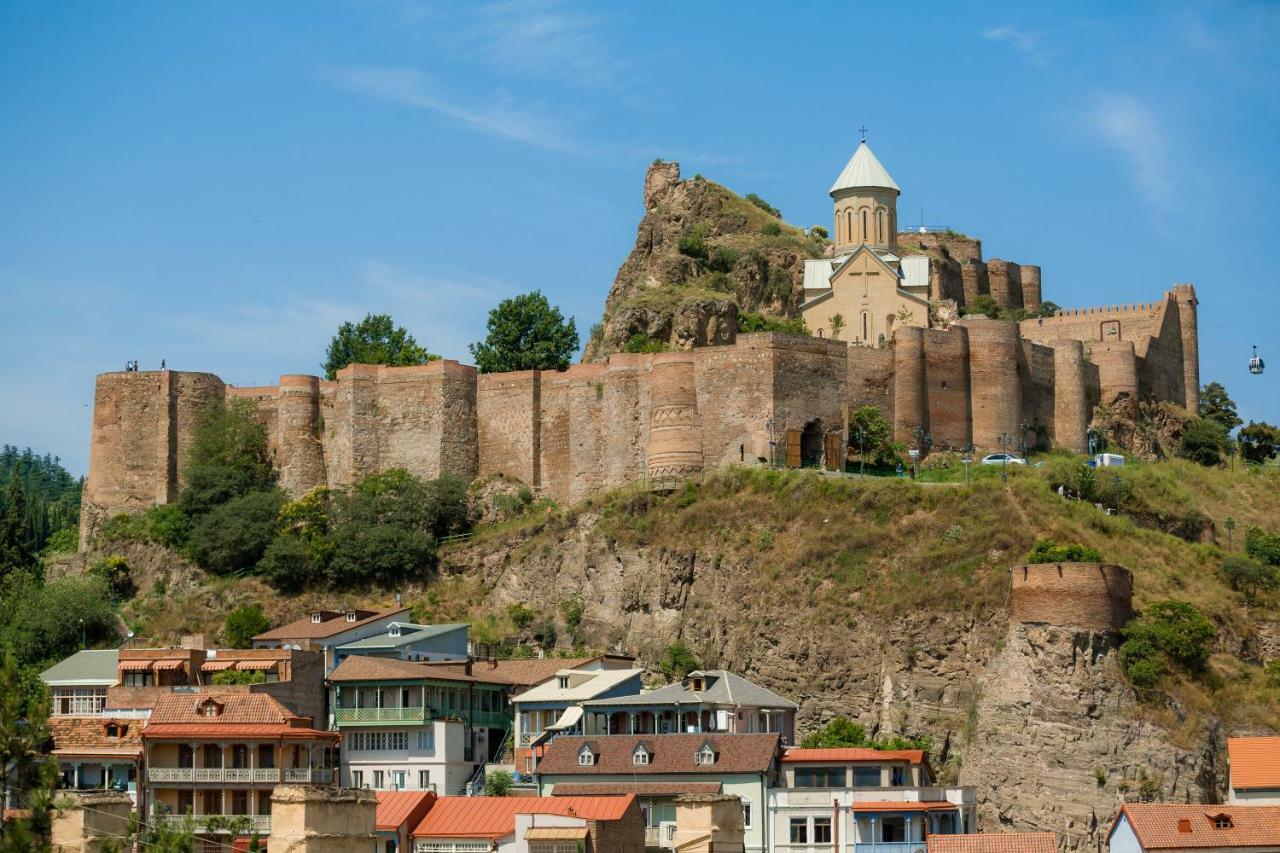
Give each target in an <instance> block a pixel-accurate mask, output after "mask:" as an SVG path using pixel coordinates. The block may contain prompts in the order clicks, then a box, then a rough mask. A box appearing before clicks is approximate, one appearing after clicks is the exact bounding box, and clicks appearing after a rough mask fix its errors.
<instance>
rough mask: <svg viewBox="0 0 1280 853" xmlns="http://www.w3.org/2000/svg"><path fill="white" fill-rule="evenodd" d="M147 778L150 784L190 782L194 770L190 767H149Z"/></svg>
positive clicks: (192, 778)
mask: <svg viewBox="0 0 1280 853" xmlns="http://www.w3.org/2000/svg"><path fill="white" fill-rule="evenodd" d="M147 776H148V777H150V779H151V781H152V782H192V781H194V780H195V770H193V769H192V768H190V767H149V768H147Z"/></svg>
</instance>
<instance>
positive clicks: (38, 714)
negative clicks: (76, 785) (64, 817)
mask: <svg viewBox="0 0 1280 853" xmlns="http://www.w3.org/2000/svg"><path fill="white" fill-rule="evenodd" d="M23 681H24V674H23V672H22V669H21V667H19V665H18V661H17V659H16V658H15V657H14V656H13V655H12V654H7V653H6V654H5V656H4V660H3V663H0V767H3V768H4V772H3V773H0V803H3V804H4V807H5V819H4V822H3V825H0V850H3V851H6V853H7V851H15V853H16V851H20V850H21V851H28V850H47V849H49V844H48V837H49V829H50V823H51V820H52V811H53V805H54V802H53V797H54V790H55V788H56V787H57V784H58V762H57V760H56V759H54V758H53V756H51V755H49V754H48V753H47V752H46V750H45V745H46V742H47V741H48V740H49V724H48V722H47V720H48V716H49V705H48V700H47V698H46V697H45V696H44V695H43V693H36V692H33V691H30V690H28V689H26V688H25V686H24V684H23ZM11 803H16V804H17V805H18V806H19V807H20V808H21V809H23V810H25V811H16V812H14V813H13V814H12V815H11V814H10V813H9V805H10V804H11Z"/></svg>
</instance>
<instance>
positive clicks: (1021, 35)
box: [982, 24, 1049, 68]
mask: <svg viewBox="0 0 1280 853" xmlns="http://www.w3.org/2000/svg"><path fill="white" fill-rule="evenodd" d="M982 37H983V38H984V39H987V40H988V41H995V42H1004V43H1005V44H1008V45H1009V46H1011V47H1012V48H1013V49H1014V50H1016V51H1017V52H1018V53H1020V54H1022V55H1023V57H1024V58H1026V60H1027V61H1028V62H1030V63H1031V64H1032V65H1037V66H1040V67H1042V68H1043V67H1044V66H1046V65H1048V64H1049V55H1048V51H1047V50H1046V49H1045V46H1044V34H1043V33H1040V32H1034V31H1031V30H1024V29H1021V28H1019V27H1015V26H1013V25H1011V24H1003V25H1001V26H999V27H991V28H990V29H987V30H983V32H982Z"/></svg>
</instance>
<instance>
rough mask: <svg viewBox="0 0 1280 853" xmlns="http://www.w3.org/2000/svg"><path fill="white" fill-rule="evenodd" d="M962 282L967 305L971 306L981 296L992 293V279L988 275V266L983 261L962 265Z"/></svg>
mask: <svg viewBox="0 0 1280 853" xmlns="http://www.w3.org/2000/svg"><path fill="white" fill-rule="evenodd" d="M960 280H961V286H962V287H963V289H964V304H966V305H971V304H972V303H973V300H975V299H977V298H978V297H979V296H986V295H989V294H990V293H991V279H990V278H989V277H988V275H987V265H986V264H984V263H982V262H981V261H970V262H968V263H964V264H961V266H960Z"/></svg>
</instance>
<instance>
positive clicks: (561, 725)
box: [511, 669, 644, 776]
mask: <svg viewBox="0 0 1280 853" xmlns="http://www.w3.org/2000/svg"><path fill="white" fill-rule="evenodd" d="M643 677H644V670H642V669H595V670H589V669H561V670H557V671H556V674H555V675H553V676H552V677H551V678H548V679H547V680H546V681H543V682H542V683H541V684H538V685H536V686H534V687H531V688H529V689H528V690H525V691H523V692H521V693H517V694H516V695H515V696H513V697H512V698H511V706H512V709H513V713H514V716H515V721H516V735H515V737H516V740H515V766H516V771H517V772H519V773H521V774H524V775H526V776H531V775H533V770H534V761H535V755H534V747H535V746H537V745H538V744H540V743H542V742H543V741H545V740H549V739H550V738H551V737H552V736H554V735H559V734H582V704H581V703H582V702H587V701H590V700H593V699H613V698H617V697H619V696H633V695H636V694H638V693H639V692H640V690H641V687H642V686H643V681H642V679H643Z"/></svg>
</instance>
